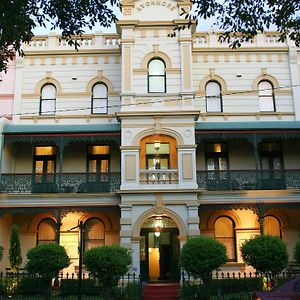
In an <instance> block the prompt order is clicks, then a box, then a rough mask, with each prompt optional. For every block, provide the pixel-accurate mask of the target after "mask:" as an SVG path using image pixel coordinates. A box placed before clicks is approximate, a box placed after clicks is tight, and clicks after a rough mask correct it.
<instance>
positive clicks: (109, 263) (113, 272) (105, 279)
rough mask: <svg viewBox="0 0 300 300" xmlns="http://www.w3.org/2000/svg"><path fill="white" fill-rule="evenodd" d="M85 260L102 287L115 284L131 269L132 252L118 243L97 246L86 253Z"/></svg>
mask: <svg viewBox="0 0 300 300" xmlns="http://www.w3.org/2000/svg"><path fill="white" fill-rule="evenodd" d="M83 262H84V264H85V266H86V267H87V269H88V270H89V271H90V272H91V273H92V274H93V276H95V277H96V278H98V280H99V284H100V285H101V286H102V287H107V286H115V285H117V283H118V281H119V279H120V277H121V276H123V275H125V274H126V273H127V272H128V270H129V266H130V264H131V253H130V250H128V249H126V248H123V247H120V246H117V245H112V246H103V247H95V248H92V249H90V250H88V251H86V252H85V253H84V256H83Z"/></svg>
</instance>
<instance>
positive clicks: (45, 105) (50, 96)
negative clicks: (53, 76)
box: [40, 83, 56, 115]
mask: <svg viewBox="0 0 300 300" xmlns="http://www.w3.org/2000/svg"><path fill="white" fill-rule="evenodd" d="M55 110H56V87H55V86H54V85H53V84H52V83H47V84H45V85H44V86H43V87H42V89H41V98H40V115H54V114H55Z"/></svg>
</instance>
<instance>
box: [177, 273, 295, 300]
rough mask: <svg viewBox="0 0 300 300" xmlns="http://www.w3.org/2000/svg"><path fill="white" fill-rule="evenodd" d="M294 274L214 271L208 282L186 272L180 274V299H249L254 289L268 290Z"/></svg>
mask: <svg viewBox="0 0 300 300" xmlns="http://www.w3.org/2000/svg"><path fill="white" fill-rule="evenodd" d="M294 275H295V274H293V273H291V272H288V271H285V272H282V273H280V274H279V275H278V276H276V278H271V277H270V276H269V275H268V274H264V275H261V274H258V273H255V272H249V273H246V272H214V273H213V274H212V279H211V281H210V282H209V284H206V285H204V284H203V282H202V281H201V280H200V279H199V278H193V277H192V276H189V275H188V274H187V273H185V272H182V274H181V282H182V288H181V292H180V294H181V299H182V300H190V299H210V300H214V299H216V300H220V299H224V300H226V299H240V300H250V299H252V296H253V294H254V292H255V291H262V290H270V289H272V288H273V287H275V286H279V285H281V284H282V283H284V282H286V281H288V280H289V279H291V278H292V277H293V276H294Z"/></svg>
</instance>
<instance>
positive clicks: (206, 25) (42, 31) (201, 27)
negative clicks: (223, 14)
mask: <svg viewBox="0 0 300 300" xmlns="http://www.w3.org/2000/svg"><path fill="white" fill-rule="evenodd" d="M114 11H115V14H116V16H117V17H118V18H119V17H120V16H121V12H120V10H119V9H118V8H115V9H114ZM213 23H214V19H207V20H205V22H199V24H198V26H197V31H207V30H208V29H210V28H212V26H213ZM54 31H55V32H57V33H60V31H59V29H58V28H57V29H55V30H54ZM84 31H85V33H94V32H96V31H103V32H105V33H115V32H116V27H115V24H112V26H111V27H109V28H105V27H101V26H100V25H96V26H94V27H93V29H92V30H90V29H89V28H85V29H84ZM49 32H50V26H48V27H47V28H44V27H36V28H35V29H34V30H33V33H34V35H47V34H48V33H49Z"/></svg>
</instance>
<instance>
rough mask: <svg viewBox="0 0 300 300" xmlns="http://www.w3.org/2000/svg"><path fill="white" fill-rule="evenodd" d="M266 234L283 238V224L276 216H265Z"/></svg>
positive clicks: (264, 226)
mask: <svg viewBox="0 0 300 300" xmlns="http://www.w3.org/2000/svg"><path fill="white" fill-rule="evenodd" d="M263 229H264V234H266V235H272V236H278V237H280V238H281V224H280V222H279V220H278V219H277V218H276V217H274V216H265V217H264V224H263Z"/></svg>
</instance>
